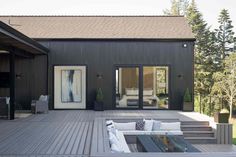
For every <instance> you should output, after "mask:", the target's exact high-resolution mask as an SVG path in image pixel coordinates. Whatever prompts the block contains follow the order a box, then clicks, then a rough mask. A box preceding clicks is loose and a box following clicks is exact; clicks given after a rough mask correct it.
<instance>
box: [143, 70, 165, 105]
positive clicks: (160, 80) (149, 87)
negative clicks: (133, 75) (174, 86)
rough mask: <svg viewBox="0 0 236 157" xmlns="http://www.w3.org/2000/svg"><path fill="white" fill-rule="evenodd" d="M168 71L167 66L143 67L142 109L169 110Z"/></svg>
mask: <svg viewBox="0 0 236 157" xmlns="http://www.w3.org/2000/svg"><path fill="white" fill-rule="evenodd" d="M168 77H169V69H168V67H167V66H145V67H143V108H144V109H149V108H150V109H168V108H169V89H168V87H169V85H168V80H169V79H168Z"/></svg>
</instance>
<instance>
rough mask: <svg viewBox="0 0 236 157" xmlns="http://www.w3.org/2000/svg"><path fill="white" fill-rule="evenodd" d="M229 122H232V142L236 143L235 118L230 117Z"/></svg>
mask: <svg viewBox="0 0 236 157" xmlns="http://www.w3.org/2000/svg"><path fill="white" fill-rule="evenodd" d="M230 122H231V123H232V124H233V144H235V145H236V119H235V118H232V119H231V120H230Z"/></svg>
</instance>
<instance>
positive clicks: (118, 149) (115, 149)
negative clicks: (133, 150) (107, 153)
mask: <svg viewBox="0 0 236 157" xmlns="http://www.w3.org/2000/svg"><path fill="white" fill-rule="evenodd" d="M111 152H112V153H123V152H124V150H123V149H122V147H121V146H120V145H117V144H111Z"/></svg>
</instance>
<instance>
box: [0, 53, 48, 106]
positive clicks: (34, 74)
mask: <svg viewBox="0 0 236 157" xmlns="http://www.w3.org/2000/svg"><path fill="white" fill-rule="evenodd" d="M9 71H10V67H9V55H8V54H4V55H3V54H0V72H9ZM15 72H16V75H21V77H20V78H18V79H17V78H16V80H15V98H16V100H15V102H16V109H30V103H31V100H33V99H38V98H39V96H40V95H41V94H47V56H46V55H42V56H35V57H34V58H23V57H19V56H16V58H15ZM1 96H10V93H9V89H8V88H0V97H1Z"/></svg>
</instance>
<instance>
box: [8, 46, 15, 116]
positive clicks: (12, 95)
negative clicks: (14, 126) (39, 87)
mask: <svg viewBox="0 0 236 157" xmlns="http://www.w3.org/2000/svg"><path fill="white" fill-rule="evenodd" d="M9 118H10V120H13V119H14V118H15V53H14V51H11V52H10V117H9Z"/></svg>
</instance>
